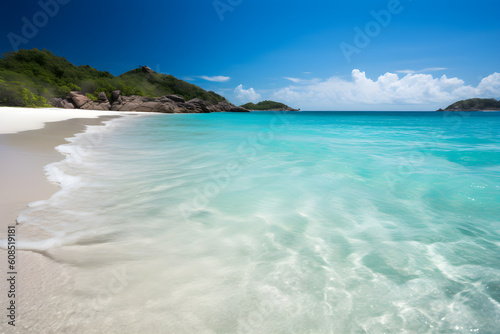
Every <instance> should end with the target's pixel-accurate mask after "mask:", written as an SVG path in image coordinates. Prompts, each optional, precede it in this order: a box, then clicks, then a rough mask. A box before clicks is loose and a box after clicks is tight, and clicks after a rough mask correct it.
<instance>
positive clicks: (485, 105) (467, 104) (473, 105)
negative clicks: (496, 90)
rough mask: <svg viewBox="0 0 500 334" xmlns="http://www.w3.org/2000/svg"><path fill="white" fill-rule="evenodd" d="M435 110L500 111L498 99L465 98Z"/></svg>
mask: <svg viewBox="0 0 500 334" xmlns="http://www.w3.org/2000/svg"><path fill="white" fill-rule="evenodd" d="M437 111H500V101H498V100H495V99H478V98H474V99H467V100H462V101H458V102H455V103H453V104H450V105H449V106H448V107H446V109H444V110H443V109H439V110H437Z"/></svg>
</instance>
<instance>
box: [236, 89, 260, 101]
mask: <svg viewBox="0 0 500 334" xmlns="http://www.w3.org/2000/svg"><path fill="white" fill-rule="evenodd" d="M234 93H235V94H236V98H237V99H239V100H241V101H243V102H249V101H250V102H256V101H258V100H260V94H258V93H257V92H255V90H254V89H253V88H249V89H243V85H239V86H238V87H236V88H235V89H234Z"/></svg>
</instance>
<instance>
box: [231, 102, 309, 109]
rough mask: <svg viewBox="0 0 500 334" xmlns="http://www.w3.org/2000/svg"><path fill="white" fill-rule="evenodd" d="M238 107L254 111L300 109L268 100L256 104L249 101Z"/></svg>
mask: <svg viewBox="0 0 500 334" xmlns="http://www.w3.org/2000/svg"><path fill="white" fill-rule="evenodd" d="M240 107H241V108H245V109H248V110H256V111H300V109H294V108H291V107H289V106H287V105H286V104H284V103H280V102H274V101H269V100H266V101H261V102H259V103H257V104H255V103H252V102H249V103H247V104H243V105H241V106H240Z"/></svg>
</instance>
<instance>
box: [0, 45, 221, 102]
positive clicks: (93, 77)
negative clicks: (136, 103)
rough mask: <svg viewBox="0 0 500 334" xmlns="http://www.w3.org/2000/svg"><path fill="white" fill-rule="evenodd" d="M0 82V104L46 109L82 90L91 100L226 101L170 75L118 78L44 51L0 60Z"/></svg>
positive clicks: (134, 72)
mask: <svg viewBox="0 0 500 334" xmlns="http://www.w3.org/2000/svg"><path fill="white" fill-rule="evenodd" d="M0 80H1V81H0V105H11V106H46V103H47V100H49V99H50V98H53V97H60V98H64V97H66V96H67V95H68V93H69V92H70V91H82V92H84V93H85V94H87V96H89V97H91V98H92V99H94V98H95V97H96V96H97V95H98V94H99V93H100V92H105V93H106V95H108V98H109V97H110V96H111V92H112V91H113V90H121V92H122V95H149V96H151V97H156V96H162V95H167V94H177V95H180V96H183V97H184V98H185V99H186V100H189V99H192V98H200V99H203V100H207V101H211V102H214V103H216V102H219V101H225V98H224V97H222V96H220V95H218V94H216V93H214V92H207V91H206V90H204V89H202V88H200V87H198V86H195V85H193V84H190V83H187V82H185V81H182V80H178V79H176V78H175V77H173V76H171V75H165V74H159V73H146V72H144V71H142V70H141V69H136V70H132V71H130V72H127V73H125V74H122V75H120V76H118V77H115V76H114V75H112V74H111V73H109V72H103V71H98V70H96V69H94V68H92V67H90V66H89V65H80V66H75V65H73V64H72V63H70V62H69V61H67V60H66V59H65V58H63V57H58V56H55V55H54V54H52V53H51V52H49V51H47V50H45V49H44V50H37V49H32V50H19V51H17V52H8V53H5V54H4V55H3V58H2V59H0Z"/></svg>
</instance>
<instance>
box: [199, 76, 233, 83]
mask: <svg viewBox="0 0 500 334" xmlns="http://www.w3.org/2000/svg"><path fill="white" fill-rule="evenodd" d="M198 78H200V79H203V80H207V81H213V82H226V81H229V80H230V79H231V77H225V76H222V75H217V76H214V77H209V76H206V75H202V76H199V77H198Z"/></svg>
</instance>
